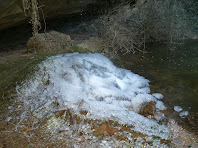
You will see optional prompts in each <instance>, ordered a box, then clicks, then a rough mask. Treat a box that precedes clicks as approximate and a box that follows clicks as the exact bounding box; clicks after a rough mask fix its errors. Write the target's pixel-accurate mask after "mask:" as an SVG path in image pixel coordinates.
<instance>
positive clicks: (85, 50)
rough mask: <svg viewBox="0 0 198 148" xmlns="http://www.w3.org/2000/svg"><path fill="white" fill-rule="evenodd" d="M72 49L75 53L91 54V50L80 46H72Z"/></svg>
mask: <svg viewBox="0 0 198 148" xmlns="http://www.w3.org/2000/svg"><path fill="white" fill-rule="evenodd" d="M71 49H72V50H73V51H74V52H79V53H88V52H89V49H87V48H82V47H79V46H76V45H75V46H72V47H71Z"/></svg>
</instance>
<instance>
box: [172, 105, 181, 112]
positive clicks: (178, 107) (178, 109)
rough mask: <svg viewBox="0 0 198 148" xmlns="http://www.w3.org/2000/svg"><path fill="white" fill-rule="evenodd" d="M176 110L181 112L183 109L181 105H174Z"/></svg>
mask: <svg viewBox="0 0 198 148" xmlns="http://www.w3.org/2000/svg"><path fill="white" fill-rule="evenodd" d="M174 110H175V111H176V112H181V111H182V110H183V109H182V108H181V107H180V106H174Z"/></svg>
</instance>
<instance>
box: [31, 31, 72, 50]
mask: <svg viewBox="0 0 198 148" xmlns="http://www.w3.org/2000/svg"><path fill="white" fill-rule="evenodd" d="M72 45H73V41H72V40H71V38H70V36H69V35H66V34H63V33H60V32H56V31H51V32H49V33H40V34H35V35H34V36H33V37H31V38H30V39H29V40H28V42H27V50H28V51H29V52H32V51H36V52H43V51H47V52H56V53H59V52H62V51H68V50H69V48H70V47H71V46H72Z"/></svg>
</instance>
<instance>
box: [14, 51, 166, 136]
mask: <svg viewBox="0 0 198 148" xmlns="http://www.w3.org/2000/svg"><path fill="white" fill-rule="evenodd" d="M17 92H18V95H19V98H21V101H22V102H23V103H24V105H25V106H26V107H27V108H28V107H31V111H32V112H33V114H34V115H36V116H39V117H42V116H46V114H48V113H49V112H53V111H57V110H61V109H67V108H70V109H71V110H72V111H74V112H75V113H76V114H77V115H80V110H86V111H88V114H87V115H86V117H87V118H91V119H101V120H114V121H117V122H119V123H120V124H128V125H133V126H134V128H133V130H135V131H138V132H141V133H144V134H147V135H155V136H158V137H161V138H163V139H168V138H169V130H168V129H167V128H166V127H165V126H162V125H159V124H158V123H157V122H156V121H154V120H149V119H148V118H146V117H143V116H141V115H140V114H138V112H139V110H140V108H141V106H142V104H144V103H147V102H150V101H153V102H156V103H157V104H156V105H157V106H156V107H157V108H159V109H164V108H165V107H164V105H163V103H162V102H160V101H157V100H156V99H155V98H154V96H155V97H157V98H158V99H159V98H160V96H162V95H160V94H157V95H154V96H153V95H151V94H149V93H150V88H149V81H148V80H147V79H145V78H144V77H141V76H139V75H137V74H134V73H132V72H131V71H129V70H125V69H121V68H117V67H115V66H114V65H113V63H112V62H111V61H110V60H109V59H108V58H106V57H105V56H103V55H101V54H79V53H72V54H63V55H57V56H53V57H49V58H48V59H47V60H45V61H43V62H42V63H41V64H40V65H39V71H37V72H36V74H35V76H34V77H33V78H32V79H30V80H27V81H26V82H24V84H23V85H22V86H20V87H17ZM30 104H31V106H30Z"/></svg>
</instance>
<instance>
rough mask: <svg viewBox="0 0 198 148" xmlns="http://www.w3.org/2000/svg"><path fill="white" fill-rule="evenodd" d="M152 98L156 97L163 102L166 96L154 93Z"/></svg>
mask: <svg viewBox="0 0 198 148" xmlns="http://www.w3.org/2000/svg"><path fill="white" fill-rule="evenodd" d="M152 96H153V97H155V98H156V99H158V100H161V99H163V98H164V96H163V95H162V94H160V93H153V94H152Z"/></svg>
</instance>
